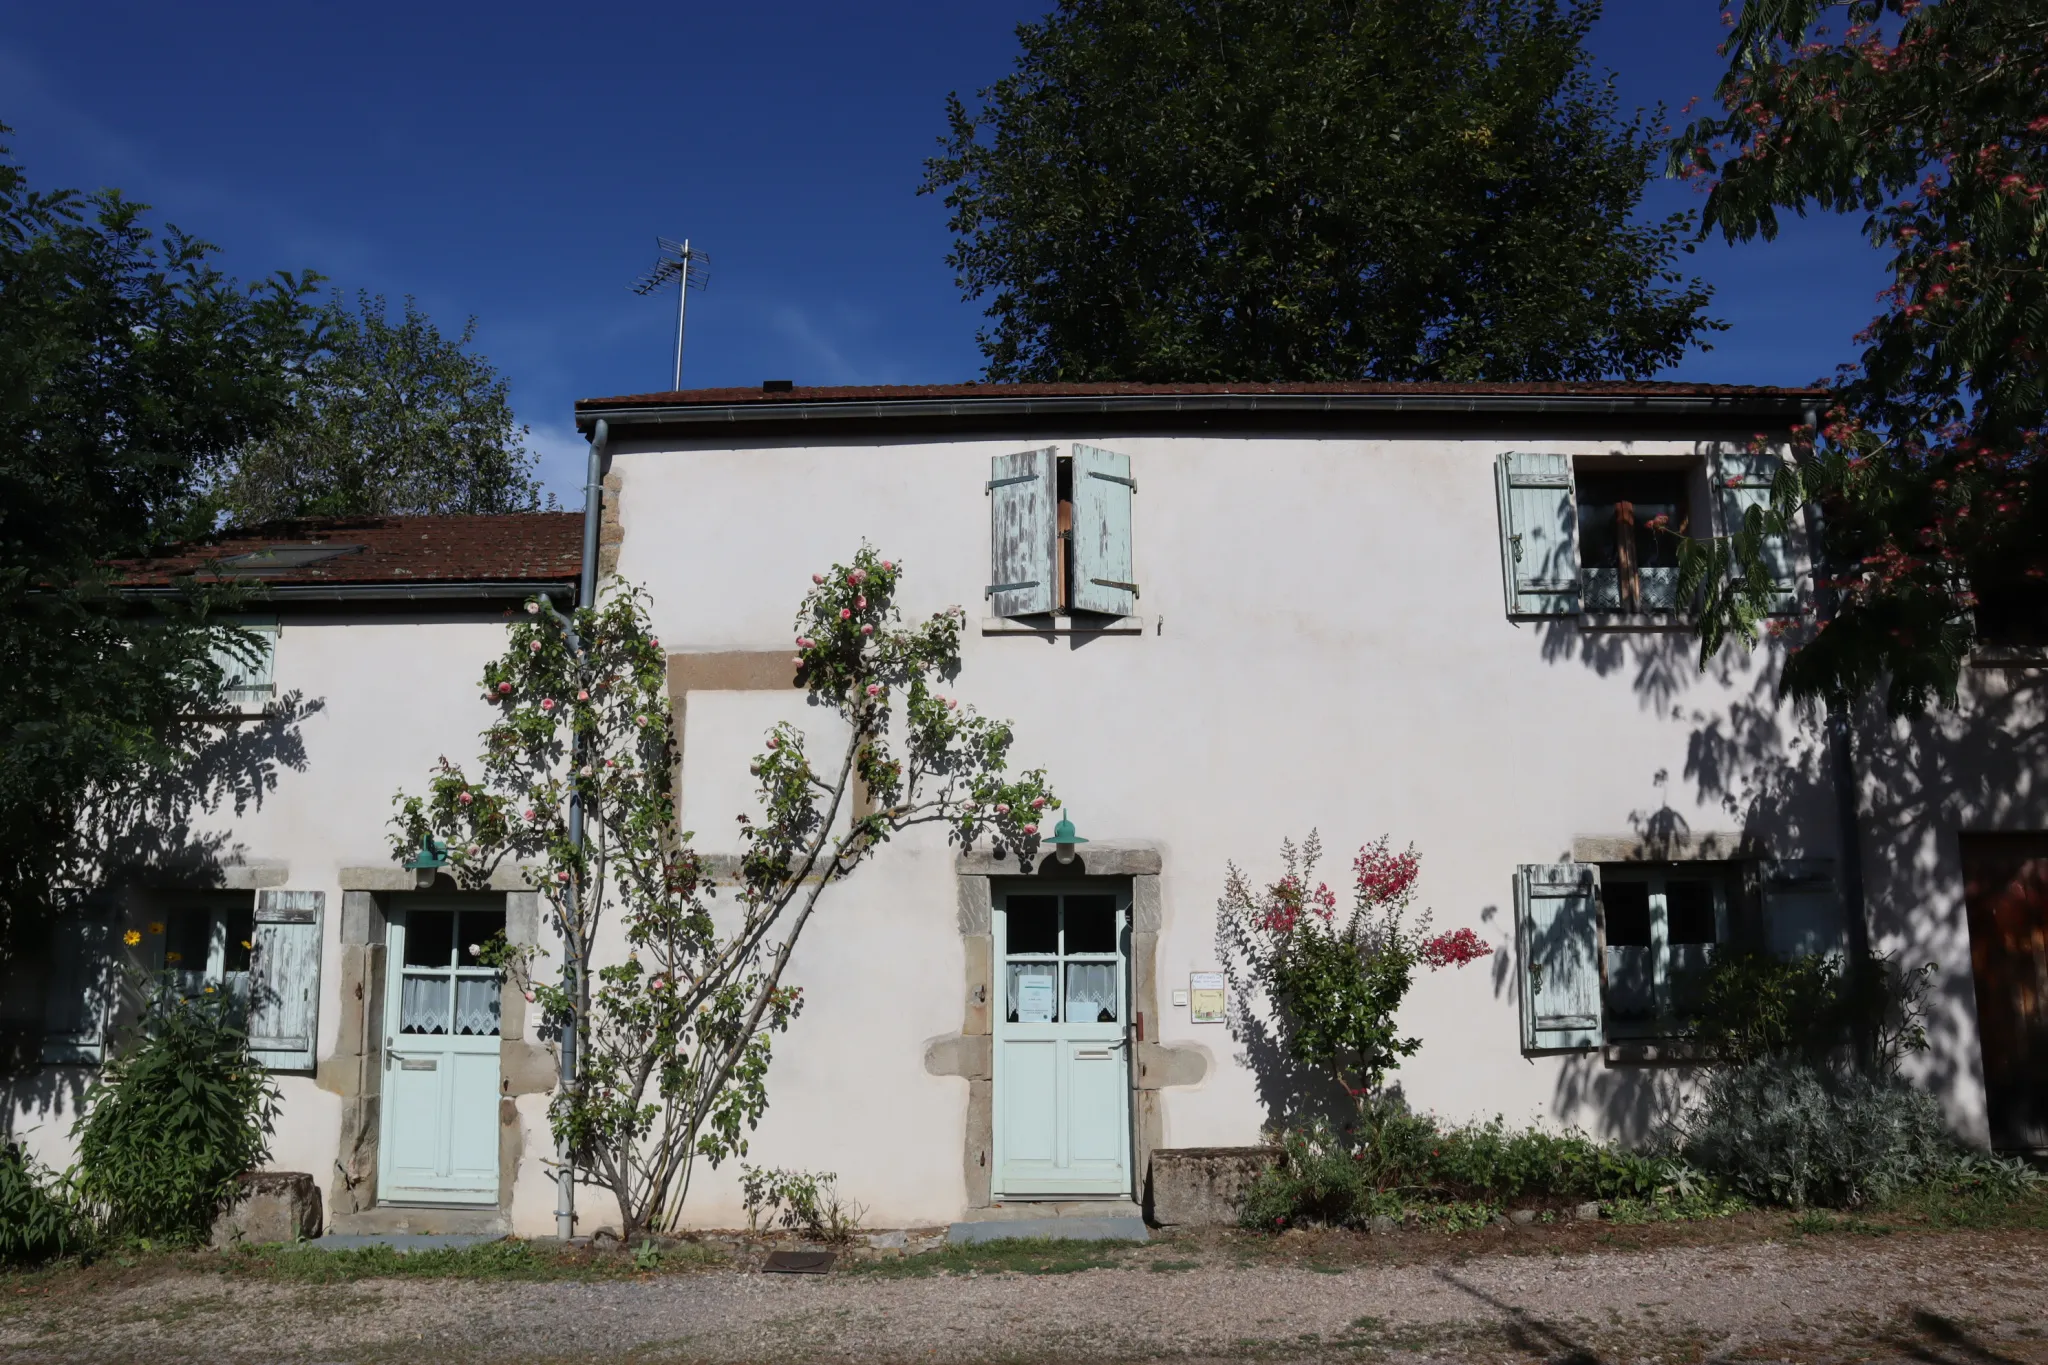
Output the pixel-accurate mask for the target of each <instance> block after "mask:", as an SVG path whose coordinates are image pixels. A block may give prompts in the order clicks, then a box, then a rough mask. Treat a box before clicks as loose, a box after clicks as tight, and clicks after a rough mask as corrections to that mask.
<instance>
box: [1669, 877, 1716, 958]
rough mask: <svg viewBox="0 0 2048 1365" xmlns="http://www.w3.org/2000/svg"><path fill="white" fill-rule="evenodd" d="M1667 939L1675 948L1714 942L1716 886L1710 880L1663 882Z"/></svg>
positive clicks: (1674, 879) (1673, 880)
mask: <svg viewBox="0 0 2048 1365" xmlns="http://www.w3.org/2000/svg"><path fill="white" fill-rule="evenodd" d="M1664 913H1665V915H1666V916H1667V918H1666V921H1665V923H1666V936H1667V938H1668V939H1669V941H1670V942H1671V943H1672V944H1673V945H1674V946H1675V945H1677V944H1681V943H1712V942H1713V941H1714V938H1715V935H1714V884H1713V883H1712V882H1707V881H1679V880H1677V879H1676V878H1673V879H1672V880H1670V881H1668V882H1665V883H1664Z"/></svg>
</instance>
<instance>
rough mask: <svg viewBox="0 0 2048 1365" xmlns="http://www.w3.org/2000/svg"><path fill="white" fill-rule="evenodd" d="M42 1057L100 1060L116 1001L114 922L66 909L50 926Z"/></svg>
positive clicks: (47, 1059)
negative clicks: (92, 917) (61, 916)
mask: <svg viewBox="0 0 2048 1365" xmlns="http://www.w3.org/2000/svg"><path fill="white" fill-rule="evenodd" d="M49 972H50V974H49V979H48V982H47V988H46V989H47V992H48V993H47V994H46V995H45V996H44V1005H43V1060H44V1061H46V1062H89V1063H93V1064H98V1063H99V1062H100V1060H101V1059H102V1058H104V1057H105V1055H106V1046H107V1027H108V1025H109V1023H110V1022H111V1020H112V1016H113V1012H114V999H115V987H116V979H115V963H114V926H113V925H112V924H110V923H108V922H107V921H106V920H103V919H89V918H86V917H84V916H83V915H80V914H78V913H76V912H72V913H68V914H66V915H64V917H63V918H61V919H59V920H57V921H56V922H55V923H54V924H52V925H51V926H50V964H49Z"/></svg>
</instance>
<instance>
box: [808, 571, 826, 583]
mask: <svg viewBox="0 0 2048 1365" xmlns="http://www.w3.org/2000/svg"><path fill="white" fill-rule="evenodd" d="M811 581H812V582H813V583H823V582H824V581H825V575H823V574H821V573H814V574H812V575H811Z"/></svg>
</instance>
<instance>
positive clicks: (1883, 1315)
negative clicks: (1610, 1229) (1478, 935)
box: [0, 1233, 2048, 1365]
mask: <svg viewBox="0 0 2048 1365" xmlns="http://www.w3.org/2000/svg"><path fill="white" fill-rule="evenodd" d="M2044 1253H2048V1236H2044V1235H2042V1234H2038V1233H1944V1234H1930V1235H1926V1236H1897V1237H1882V1238H1872V1237H1855V1236H1828V1237H1815V1238H1799V1237H1791V1238H1784V1239H1775V1238H1773V1239H1766V1240H1759V1241H1753V1242H1750V1243H1747V1244H1734V1245H1709V1246H1669V1247H1661V1248H1652V1249H1646V1250H1644V1249H1639V1250H1608V1251H1598V1252H1585V1251H1564V1250H1558V1249H1553V1250H1550V1251H1543V1250H1536V1251H1533V1252H1530V1253H1527V1254H1478V1255H1472V1254H1462V1255H1453V1256H1449V1257H1442V1258H1436V1259H1430V1260H1424V1261H1419V1262H1412V1263H1408V1264H1398V1263H1396V1264H1389V1263H1368V1264H1356V1265H1353V1266H1350V1267H1349V1268H1338V1267H1333V1266H1328V1265H1323V1266H1320V1267H1312V1266H1309V1265H1292V1266H1276V1265H1270V1264H1268V1265H1245V1264H1239V1263H1236V1262H1235V1261H1234V1260H1233V1259H1232V1258H1231V1257H1229V1256H1227V1255H1217V1254H1214V1252H1213V1249H1211V1251H1210V1254H1207V1255H1203V1254H1201V1253H1200V1252H1199V1251H1194V1252H1191V1251H1189V1250H1188V1249H1187V1248H1180V1249H1179V1250H1176V1248H1175V1247H1173V1246H1165V1247H1155V1248H1148V1249H1146V1250H1143V1251H1139V1252H1136V1253H1133V1254H1132V1255H1131V1256H1130V1257H1128V1258H1127V1259H1126V1261H1125V1262H1124V1263H1123V1264H1122V1265H1120V1266H1118V1267H1117V1268H1112V1269H1096V1270H1088V1271H1082V1272H1078V1273H1074V1274H1066V1275H1024V1274H973V1275H936V1276H931V1277H925V1278H895V1279H892V1278H883V1277H877V1276H873V1275H840V1274H835V1275H833V1276H830V1277H826V1278H813V1277H799V1276H775V1275H759V1274H749V1273H743V1272H741V1271H737V1270H716V1271H708V1272H702V1273H697V1274H688V1275H661V1276H650V1277H644V1278H634V1279H616V1280H602V1281H582V1282H563V1281H551V1282H539V1283H506V1282H475V1281H460V1280H365V1281H358V1282H355V1283H347V1284H336V1285H304V1284H292V1283H279V1282H277V1281H275V1280H263V1279H252V1278H240V1277H234V1276H224V1275H220V1274H191V1273H180V1274H173V1275H168V1276H159V1277H156V1278H153V1279H150V1280H147V1281H146V1282H142V1283H134V1284H125V1285H122V1284H110V1285H102V1286H98V1287H95V1288H93V1289H91V1290H90V1292H75V1293H65V1292H58V1291H55V1290H52V1291H50V1292H49V1293H47V1294H45V1293H44V1292H43V1291H39V1290H16V1291H11V1293H12V1295H13V1297H12V1301H11V1302H7V1303H5V1304H4V1306H0V1359H4V1360H6V1361H9V1362H16V1361H18V1362H24V1365H25V1363H26V1362H42V1361H50V1362H59V1361H66V1362H68V1361H101V1360H148V1361H165V1362H170V1361H187V1360H205V1361H270V1360H290V1361H307V1362H323V1361H335V1362H344V1361H347V1362H356V1361H406V1362H428V1361H437V1362H438V1361H489V1362H492V1365H520V1363H523V1362H543V1361H569V1360H588V1359H610V1360H617V1359H622V1358H624V1359H631V1360H634V1361H734V1362H742V1361H746V1362H752V1361H776V1362H794V1361H862V1362H866V1361H875V1362H884V1361H886V1362H904V1361H925V1360H937V1361H1019V1362H1025V1361H1067V1360H1079V1361H1151V1360H1174V1361H1179V1362H1200V1361H1222V1360H1233V1361H1234V1360H1243V1359H1248V1358H1257V1359H1262V1360H1282V1361H1286V1360H1305V1361H1313V1360H1390V1361H1413V1360H1444V1361H1479V1360H1485V1361H1500V1360H1507V1361H1525V1360H1542V1361H1557V1362H1573V1363H1574V1365H1591V1363H1592V1362H1615V1363H1616V1365H1619V1363H1620V1362H1633V1361H1697V1360H1723V1359H1740V1360H1796V1361H1832V1360H1845V1361H1847V1360H1901V1361H1904V1360H1913V1361H1933V1362H1952V1363H1953V1365H1996V1363H1997V1362H2022V1361H2024V1362H2048V1335H2044V1332H2048V1259H2044ZM1176 1255H1178V1256H1180V1257H1182V1259H1172V1258H1173V1257H1174V1256H1176ZM1190 1255H1194V1256H1195V1257H1196V1259H1195V1260H1193V1261H1191V1260H1189V1259H1186V1257H1188V1256H1190ZM1191 1265H1192V1267H1193V1268H1180V1267H1189V1266H1191ZM1155 1267H1159V1268H1155Z"/></svg>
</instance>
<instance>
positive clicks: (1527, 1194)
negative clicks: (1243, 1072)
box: [1243, 1101, 1700, 1230]
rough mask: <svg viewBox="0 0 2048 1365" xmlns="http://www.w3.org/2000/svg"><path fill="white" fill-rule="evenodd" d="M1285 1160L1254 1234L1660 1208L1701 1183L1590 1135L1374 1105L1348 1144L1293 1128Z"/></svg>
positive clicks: (1248, 1210)
mask: <svg viewBox="0 0 2048 1365" xmlns="http://www.w3.org/2000/svg"><path fill="white" fill-rule="evenodd" d="M1279 1156H1280V1160H1279V1161H1278V1163H1276V1165H1275V1166H1274V1167H1273V1168H1271V1169H1269V1170H1267V1171H1265V1172H1263V1173H1261V1175H1260V1176H1259V1178H1258V1179H1257V1180H1255V1181H1254V1182H1253V1183H1252V1186H1251V1188H1250V1189H1249V1190H1248V1192H1247V1194H1246V1198H1245V1206H1244V1211H1243V1219H1244V1223H1245V1225H1246V1226H1247V1227H1253V1228H1266V1229H1269V1230H1270V1229H1273V1228H1279V1227H1287V1226H1292V1225H1295V1224H1301V1223H1316V1224H1323V1225H1326V1226H1332V1227H1347V1226H1350V1227H1355V1226H1359V1225H1362V1224H1364V1223H1366V1222H1367V1221H1369V1220H1370V1219H1372V1218H1374V1217H1378V1216H1397V1215H1403V1214H1415V1215H1416V1216H1418V1217H1420V1218H1421V1219H1422V1221H1424V1222H1426V1223H1432V1224H1433V1225H1434V1224H1439V1223H1442V1222H1443V1221H1444V1219H1443V1218H1440V1217H1437V1216H1436V1215H1438V1214H1444V1213H1445V1211H1446V1210H1452V1211H1455V1210H1458V1209H1464V1210H1470V1209H1472V1208H1478V1207H1489V1208H1496V1209H1497V1208H1499V1207H1501V1206H1504V1205H1507V1204H1510V1203H1517V1202H1519V1203H1525V1204H1530V1203H1533V1204H1542V1203H1551V1204H1564V1203H1579V1202H1582V1201H1585V1200H1594V1199H1597V1200H1633V1201H1637V1202H1639V1203H1643V1204H1652V1203H1658V1202H1662V1201H1668V1200H1669V1199H1670V1198H1671V1197H1673V1196H1674V1195H1690V1194H1691V1193H1692V1192H1693V1191H1694V1189H1695V1187H1696V1186H1697V1185H1698V1184H1699V1183H1700V1182H1699V1181H1698V1178H1697V1175H1696V1173H1695V1172H1693V1171H1692V1170H1691V1169H1690V1168H1689V1167H1687V1166H1686V1165H1685V1163H1684V1162H1682V1161H1679V1160H1676V1159H1674V1158H1672V1157H1669V1156H1659V1155H1653V1154H1649V1153H1642V1152H1630V1151H1627V1150H1624V1149H1622V1148H1620V1147H1615V1146H1611V1145H1608V1144H1604V1143H1598V1142H1594V1141H1593V1140H1592V1139H1590V1138H1588V1137H1586V1136H1585V1135H1584V1134H1582V1133H1550V1132H1545V1131H1543V1130H1541V1129H1536V1128H1522V1129H1511V1128H1509V1127H1508V1126H1507V1125H1506V1123H1505V1122H1503V1121H1502V1120H1501V1119H1499V1118H1494V1119H1492V1120H1490V1121H1488V1122H1486V1123H1469V1124H1461V1125H1458V1126H1455V1127H1450V1128H1445V1127H1440V1126H1439V1125H1438V1124H1437V1122H1436V1121H1435V1120H1434V1119H1432V1118H1429V1117H1427V1116H1425V1115H1419V1114H1415V1113H1411V1112H1409V1111H1408V1110H1407V1109H1406V1108H1404V1107H1402V1106H1400V1105H1399V1104H1397V1103H1394V1102H1390V1101H1381V1102H1379V1103H1376V1104H1373V1105H1370V1106H1368V1107H1367V1108H1366V1110H1365V1111H1364V1118H1363V1121H1362V1123H1361V1125H1360V1127H1359V1128H1358V1129H1357V1130H1356V1131H1355V1132H1354V1133H1351V1134H1349V1135H1339V1134H1338V1133H1336V1132H1335V1131H1334V1130H1332V1129H1331V1128H1330V1127H1329V1125H1328V1124H1326V1123H1316V1124H1312V1125H1310V1126H1309V1127H1307V1128H1298V1129H1290V1130H1289V1131H1287V1132H1285V1133H1283V1134H1282V1135H1281V1138H1280V1152H1279ZM1446 1216H1448V1214H1446ZM1453 1221H1457V1220H1456V1219H1453Z"/></svg>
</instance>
